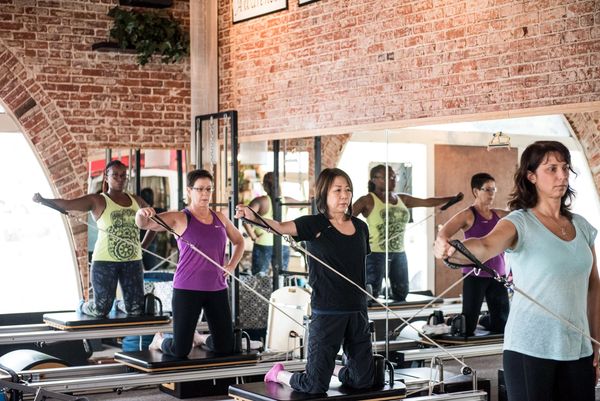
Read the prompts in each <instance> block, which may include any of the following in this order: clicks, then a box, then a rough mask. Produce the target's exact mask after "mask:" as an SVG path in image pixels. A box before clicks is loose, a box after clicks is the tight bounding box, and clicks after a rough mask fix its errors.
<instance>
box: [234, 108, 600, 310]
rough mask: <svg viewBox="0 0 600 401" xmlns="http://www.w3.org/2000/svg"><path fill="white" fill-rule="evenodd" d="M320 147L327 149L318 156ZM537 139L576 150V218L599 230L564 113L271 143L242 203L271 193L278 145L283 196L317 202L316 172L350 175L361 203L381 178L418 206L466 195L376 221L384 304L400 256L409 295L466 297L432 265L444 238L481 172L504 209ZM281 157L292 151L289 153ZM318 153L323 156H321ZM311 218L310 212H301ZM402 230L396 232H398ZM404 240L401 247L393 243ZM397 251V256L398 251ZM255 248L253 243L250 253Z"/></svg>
mask: <svg viewBox="0 0 600 401" xmlns="http://www.w3.org/2000/svg"><path fill="white" fill-rule="evenodd" d="M244 140H250V139H248V138H244ZM317 140H318V141H319V142H320V146H319V147H315V142H316V141H317ZM536 140H557V141H560V142H562V143H564V144H565V145H566V146H567V147H568V148H569V149H570V151H571V154H572V162H573V168H574V170H575V171H576V172H577V175H573V176H572V177H571V185H572V187H573V188H574V189H575V190H576V192H577V197H576V199H575V201H574V202H573V205H572V209H573V211H574V212H575V213H580V214H582V215H584V216H585V217H586V218H587V219H588V220H589V221H590V222H591V223H592V224H593V225H594V226H596V227H598V226H600V203H599V201H598V192H597V188H596V186H595V185H594V182H593V179H592V175H591V172H590V168H589V165H588V163H587V160H586V158H585V155H584V153H583V151H582V149H581V146H580V144H579V142H578V141H577V139H576V137H575V136H574V134H573V132H572V130H571V128H570V126H569V123H568V122H567V120H566V119H565V117H564V116H563V115H560V114H555V115H545V116H536V117H523V118H513V119H504V120H487V121H473V122H463V123H453V124H438V125H430V126H419V127H416V126H415V127H407V128H398V129H387V130H373V131H362V132H355V133H350V134H343V135H337V136H323V137H320V138H319V137H317V138H313V137H311V138H295V139H285V136H281V138H273V139H272V140H269V141H267V142H266V143H262V144H261V145H254V146H256V147H257V149H258V148H260V149H262V150H260V151H257V154H261V158H262V159H260V160H262V161H260V162H257V164H256V165H251V166H242V167H241V171H240V174H241V175H243V176H244V180H245V181H244V185H243V187H242V188H244V192H242V193H240V199H244V200H246V201H247V200H249V199H252V198H255V197H256V196H260V195H261V194H264V188H263V187H262V185H261V180H262V178H263V177H264V175H265V173H266V172H270V171H272V163H273V147H274V143H275V141H277V142H278V143H279V147H278V149H279V152H280V153H283V156H281V154H280V162H279V165H280V181H281V182H282V184H283V185H282V192H281V193H282V195H284V196H291V195H292V194H293V195H294V196H297V197H301V198H302V200H304V201H307V202H310V200H311V196H312V190H313V189H312V186H313V185H314V179H315V173H316V172H315V171H314V168H315V163H317V164H321V165H322V167H339V168H341V169H343V170H345V171H346V172H347V173H348V174H349V176H350V177H351V179H352V181H353V186H354V199H353V201H354V202H355V201H356V200H357V199H360V198H361V197H364V196H372V195H370V192H373V190H372V189H373V188H372V185H373V184H374V179H380V178H383V179H382V180H381V181H380V183H377V186H378V187H381V186H382V185H383V186H385V189H386V190H389V191H391V192H394V193H402V194H406V195H409V196H411V197H413V198H418V199H431V198H443V197H450V196H454V195H456V194H458V193H459V192H462V193H463V194H464V198H463V200H462V201H461V202H459V203H457V204H455V205H453V206H451V207H449V208H448V209H447V210H441V209H440V206H439V205H438V206H437V207H422V206H419V205H418V204H419V203H418V202H414V204H416V206H414V205H413V206H414V207H412V208H409V209H408V216H407V217H406V219H407V220H408V221H407V223H406V224H404V223H400V226H399V223H398V221H399V220H398V219H396V217H397V216H395V214H398V213H401V212H399V211H398V210H395V209H393V208H389V205H388V204H386V203H382V206H381V207H380V208H379V209H377V211H378V213H380V216H379V218H378V219H373V220H374V222H373V224H374V225H378V227H376V228H374V229H375V230H377V237H378V238H379V241H380V246H378V248H377V252H380V253H383V254H384V255H385V253H386V252H387V255H388V257H387V259H386V257H385V256H383V257H382V258H381V262H382V264H383V265H382V271H383V279H382V285H381V289H380V291H379V296H380V297H381V298H382V299H385V300H387V301H390V300H392V298H394V296H395V294H394V291H393V290H394V289H393V285H394V284H395V283H394V281H398V277H397V276H396V277H394V275H397V271H394V270H395V269H398V267H397V266H391V263H392V262H391V259H393V258H392V257H390V254H391V253H394V252H396V251H397V250H398V249H400V250H401V251H404V252H405V255H406V261H405V262H402V263H405V264H406V273H407V277H406V281H407V282H408V291H409V292H411V293H427V292H429V293H431V294H433V295H440V294H444V297H447V298H448V297H460V295H461V289H462V288H461V286H456V287H455V288H452V289H451V290H450V291H447V289H448V288H449V287H450V286H451V285H452V284H453V283H455V282H456V281H457V280H458V279H459V278H460V272H459V271H453V270H449V269H448V268H446V267H444V265H443V264H442V263H439V262H437V261H435V260H434V258H433V255H432V249H431V248H432V243H433V241H434V239H435V235H436V233H437V229H438V227H439V226H440V225H442V224H444V223H445V222H447V221H448V220H449V219H450V218H451V217H452V216H453V215H454V214H455V213H457V212H459V211H460V210H463V209H464V208H467V207H469V206H470V205H471V204H472V203H473V200H474V197H473V192H472V190H471V186H470V180H471V176H472V175H474V174H476V173H480V172H486V173H488V174H490V175H491V176H493V177H494V179H495V184H496V188H497V192H496V193H495V199H494V205H493V206H494V207H495V208H501V209H505V208H506V204H507V200H508V198H509V194H510V192H511V191H512V182H513V174H514V172H515V169H516V166H517V164H518V159H519V156H520V154H521V152H522V151H523V150H524V148H525V147H526V146H527V145H529V144H530V143H532V142H534V141H536ZM244 144H245V143H242V148H243V147H244ZM249 144H251V142H249ZM248 147H250V146H248ZM283 148H285V149H286V151H285V152H281V149H283ZM315 149H320V152H321V153H320V155H317V153H316V151H315ZM317 151H318V150H317ZM304 153H305V154H306V155H305V156H304ZM304 160H308V162H309V164H308V165H307V166H306V169H304V170H293V171H292V165H293V166H297V165H299V164H302V163H303V162H304ZM292 163H296V164H292ZM379 165H382V166H384V167H385V168H383V169H381V171H380V172H379V173H378V174H374V173H373V169H374V168H376V167H377V166H379ZM282 166H283V167H282ZM294 168H295V167H294ZM386 172H387V173H386ZM379 176H383V177H379ZM386 178H387V181H386ZM245 192H246V193H245ZM310 212H311V211H310V210H309V209H306V210H304V211H303V213H310ZM294 216H296V212H294V213H293V214H292V212H291V211H290V212H289V213H288V214H287V215H286V216H284V219H291V218H293V217H294ZM359 217H361V218H364V216H359ZM402 218H404V217H402ZM400 220H402V219H400ZM394 221H396V223H392V224H391V223H390V222H394ZM456 238H459V239H462V238H463V233H462V232H459V233H457V235H456ZM398 241H401V242H402V244H400V245H399V246H397V245H398V244H393V243H394V242H398ZM391 244H393V247H392V248H393V249H391V250H390V249H389V247H390V245H391ZM252 245H253V244H252V243H249V244H248V250H249V251H251V247H252ZM386 246H387V247H388V249H387V251H386ZM386 288H387V290H386Z"/></svg>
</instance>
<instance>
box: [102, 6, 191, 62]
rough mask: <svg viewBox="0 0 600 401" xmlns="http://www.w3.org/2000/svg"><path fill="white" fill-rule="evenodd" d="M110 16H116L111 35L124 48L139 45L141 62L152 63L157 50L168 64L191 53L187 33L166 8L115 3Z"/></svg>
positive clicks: (139, 59) (136, 47)
mask: <svg viewBox="0 0 600 401" xmlns="http://www.w3.org/2000/svg"><path fill="white" fill-rule="evenodd" d="M108 16H109V17H112V18H113V19H114V23H113V27H112V28H111V30H110V38H111V39H112V40H114V41H116V42H117V44H118V45H119V47H121V48H122V49H135V50H136V52H137V54H138V57H137V59H138V63H139V64H140V65H145V64H146V63H148V61H149V60H150V57H152V56H153V55H154V54H157V55H160V58H161V61H162V62H163V63H166V64H168V63H176V62H177V61H179V60H180V59H181V58H183V57H185V56H187V55H188V52H189V39H188V35H187V33H186V32H185V31H184V30H183V29H182V27H181V24H180V23H179V22H178V21H177V20H175V19H173V17H172V16H170V15H168V14H166V13H164V12H157V11H143V12H142V11H129V10H124V9H122V8H120V7H114V8H112V9H110V11H109V12H108Z"/></svg>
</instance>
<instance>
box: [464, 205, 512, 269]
mask: <svg viewBox="0 0 600 401" xmlns="http://www.w3.org/2000/svg"><path fill="white" fill-rule="evenodd" d="M469 209H471V211H472V212H473V214H474V215H475V221H474V222H473V225H472V226H471V228H469V229H468V230H466V231H465V239H467V238H481V237H484V236H486V235H487V234H489V232H490V231H492V229H493V228H494V227H495V226H496V224H498V221H500V217H498V215H497V214H496V213H495V212H494V211H493V210H492V218H491V219H489V220H486V219H485V218H484V217H483V216H482V215H480V214H479V213H478V212H477V209H475V208H474V207H473V206H471V207H470V208H469ZM484 263H485V265H486V266H488V267H491V268H492V269H494V270H495V271H497V272H498V274H500V275H501V276H504V275H505V274H506V268H505V266H504V252H502V253H501V254H500V255H497V256H494V257H493V258H491V259H490V260H487V261H485V262H484ZM470 270H471V269H469V268H463V269H462V272H463V273H468V272H469V271H470ZM473 276H474V275H473ZM474 277H476V276H474ZM479 277H492V275H491V274H489V273H486V272H484V271H481V272H480V273H479Z"/></svg>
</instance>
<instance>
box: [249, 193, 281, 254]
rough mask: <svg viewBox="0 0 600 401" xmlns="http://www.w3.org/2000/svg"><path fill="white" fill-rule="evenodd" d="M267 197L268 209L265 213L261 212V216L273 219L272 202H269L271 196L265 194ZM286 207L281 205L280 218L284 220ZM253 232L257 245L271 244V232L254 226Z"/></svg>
mask: <svg viewBox="0 0 600 401" xmlns="http://www.w3.org/2000/svg"><path fill="white" fill-rule="evenodd" d="M266 197H267V199H268V200H269V210H267V212H266V213H265V214H261V216H262V217H264V218H267V219H273V208H272V205H273V203H272V202H271V197H270V196H269V195H266ZM286 212H287V208H286V207H285V206H282V207H281V220H282V221H283V220H285V219H284V217H285V215H286V214H287V213H286ZM254 234H255V235H256V241H254V243H255V244H258V245H264V246H273V234H271V233H269V232H267V231H265V230H263V229H262V228H258V227H255V228H254Z"/></svg>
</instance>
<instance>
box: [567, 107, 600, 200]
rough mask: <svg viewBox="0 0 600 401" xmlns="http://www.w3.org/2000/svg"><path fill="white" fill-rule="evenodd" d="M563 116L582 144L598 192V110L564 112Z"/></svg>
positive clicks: (599, 180) (599, 177) (599, 120)
mask: <svg viewBox="0 0 600 401" xmlns="http://www.w3.org/2000/svg"><path fill="white" fill-rule="evenodd" d="M565 117H566V118H567V120H568V121H569V123H570V124H571V127H572V128H573V131H574V132H575V135H577V139H579V142H581V145H582V146H583V151H584V153H585V157H586V158H587V161H588V164H589V166H590V170H591V171H592V175H593V177H594V183H595V184H596V190H597V191H598V192H599V193H600V111H598V112H595V113H576V114H565Z"/></svg>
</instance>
